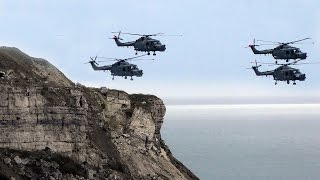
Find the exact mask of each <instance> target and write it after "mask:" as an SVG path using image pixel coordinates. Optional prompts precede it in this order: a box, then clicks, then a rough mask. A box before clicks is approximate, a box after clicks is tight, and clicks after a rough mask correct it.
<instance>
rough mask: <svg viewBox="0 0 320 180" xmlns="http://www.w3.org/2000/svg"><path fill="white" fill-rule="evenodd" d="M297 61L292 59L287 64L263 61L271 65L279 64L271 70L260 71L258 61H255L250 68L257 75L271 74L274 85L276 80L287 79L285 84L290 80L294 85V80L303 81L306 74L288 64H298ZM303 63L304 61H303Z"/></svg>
mask: <svg viewBox="0 0 320 180" xmlns="http://www.w3.org/2000/svg"><path fill="white" fill-rule="evenodd" d="M298 62H299V61H294V62H292V63H288V64H272V63H264V64H271V65H279V67H278V68H276V69H275V70H271V71H264V72H260V71H259V69H258V68H259V67H260V66H261V65H258V62H257V61H255V62H252V63H255V64H256V65H255V66H252V69H253V70H254V72H255V73H256V75H257V76H266V77H267V76H273V79H274V80H275V81H276V82H275V85H277V83H278V81H287V84H290V81H293V85H296V81H304V80H305V79H306V75H305V74H302V73H301V72H300V70H299V69H295V68H292V67H290V66H288V65H299V64H297V63H298ZM304 64H305V63H304Z"/></svg>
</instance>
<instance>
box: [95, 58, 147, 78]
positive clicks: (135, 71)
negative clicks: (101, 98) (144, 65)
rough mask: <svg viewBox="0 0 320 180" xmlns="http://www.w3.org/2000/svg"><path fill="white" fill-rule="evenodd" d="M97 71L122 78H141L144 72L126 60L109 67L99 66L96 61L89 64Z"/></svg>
mask: <svg viewBox="0 0 320 180" xmlns="http://www.w3.org/2000/svg"><path fill="white" fill-rule="evenodd" d="M89 63H90V64H91V66H92V68H93V69H94V70H95V71H110V72H111V75H112V76H122V77H125V78H127V77H131V80H132V77H133V76H136V77H141V76H142V75H143V71H142V70H140V69H139V68H138V67H137V65H135V64H130V63H128V62H126V61H124V60H121V61H118V62H116V63H114V64H112V65H108V66H100V67H99V66H97V65H96V62H95V61H90V62H89Z"/></svg>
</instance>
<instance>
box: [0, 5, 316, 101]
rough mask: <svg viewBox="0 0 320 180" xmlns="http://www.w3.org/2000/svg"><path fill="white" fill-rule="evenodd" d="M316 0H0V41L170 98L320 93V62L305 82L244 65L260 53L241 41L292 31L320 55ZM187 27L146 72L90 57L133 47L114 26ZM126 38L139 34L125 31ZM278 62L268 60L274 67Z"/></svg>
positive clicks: (87, 77)
mask: <svg viewBox="0 0 320 180" xmlns="http://www.w3.org/2000/svg"><path fill="white" fill-rule="evenodd" d="M319 7H320V1H318V0H305V1H301V0H299V1H298V0H277V1H276V0H268V1H266V0H265V1H259V0H255V1H254V0H242V1H234V0H224V1H213V0H199V1H191V0H186V1H172V0H139V1H138V0H125V1H120V0H118V1H102V0H101V1H98V0H92V1H87V0H69V1H64V0H54V1H53V0H46V1H42V0H28V1H24V0H6V1H4V0H0V21H1V24H2V25H1V28H0V34H1V38H0V43H1V45H5V46H15V47H18V48H20V49H21V50H22V51H24V52H26V53H28V54H30V55H32V56H36V57H42V58H45V59H47V60H49V61H50V62H51V63H52V64H54V65H55V66H57V67H58V68H59V69H60V70H62V71H63V73H65V74H66V75H67V76H68V77H69V78H70V79H71V80H73V81H75V82H80V83H82V84H85V85H89V86H107V87H110V88H116V89H123V90H126V91H128V92H135V93H139V92H142V93H150V94H156V95H158V96H160V97H162V98H169V99H170V98H176V97H180V98H184V97H191V98H197V97H199V98H204V97H211V98H214V97H217V96H219V97H233V96H240V97H247V96H252V97H255V98H259V97H264V98H265V97H269V96H270V97H273V96H286V97H287V96H299V97H304V96H305V94H307V95H308V96H314V97H316V96H317V97H318V96H319V93H318V89H319V82H320V80H319V79H318V78H319V75H318V73H319V72H318V69H319V66H312V65H305V66H301V67H300V69H301V71H302V72H304V73H306V74H307V79H306V82H301V83H300V82H298V85H297V86H292V85H286V84H284V83H280V84H279V85H277V86H274V82H273V80H272V79H271V78H260V77H255V75H254V73H253V71H250V70H246V69H245V68H246V67H250V64H249V62H250V61H253V60H254V59H257V60H260V61H266V62H273V60H272V57H271V56H267V57H264V56H254V55H253V54H252V53H251V52H250V50H249V49H245V48H243V47H244V46H247V45H248V44H249V43H251V42H252V40H253V38H257V39H265V40H275V41H291V40H296V39H299V38H305V37H312V38H313V41H314V42H315V43H316V44H315V45H299V47H300V48H301V49H302V50H303V51H307V52H308V55H309V57H308V59H307V60H308V61H319V60H320V52H319V46H320V44H319V42H320V41H319V40H320V11H319ZM118 30H122V31H125V32H133V33H157V32H163V33H168V34H183V37H159V38H158V39H160V40H161V41H162V42H163V43H164V44H166V45H167V51H166V52H164V53H158V55H157V56H156V61H154V62H148V61H146V62H143V61H139V62H136V64H137V65H138V66H139V68H141V69H143V70H144V76H143V77H142V78H135V80H134V81H133V82H132V81H129V80H124V79H122V78H116V80H115V81H112V80H111V77H110V74H109V73H103V72H95V71H93V70H92V69H91V67H90V66H89V65H85V64H83V63H84V62H86V61H88V60H89V57H90V56H95V55H96V54H98V55H99V56H106V57H117V58H122V57H123V58H126V57H131V56H134V51H133V50H132V49H127V48H118V47H116V45H115V43H114V42H113V41H112V40H110V39H108V38H110V37H111V36H112V35H111V34H110V32H111V31H118ZM122 38H124V39H125V40H133V39H134V38H135V37H130V36H122ZM269 68H272V67H268V66H265V67H262V70H267V69H269Z"/></svg>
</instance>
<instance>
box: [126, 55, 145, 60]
mask: <svg viewBox="0 0 320 180" xmlns="http://www.w3.org/2000/svg"><path fill="white" fill-rule="evenodd" d="M146 55H147V54H143V55H140V56H135V57H132V58H127V59H123V60H131V59H136V58H139V57H142V56H146Z"/></svg>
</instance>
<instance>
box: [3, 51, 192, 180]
mask: <svg viewBox="0 0 320 180" xmlns="http://www.w3.org/2000/svg"><path fill="white" fill-rule="evenodd" d="M0 60H1V61H0V71H1V72H5V75H4V77H3V78H0V83H1V84H0V135H1V136H0V148H4V149H0V158H3V159H0V162H2V163H0V177H2V176H9V175H10V176H13V177H14V178H16V179H19V178H26V177H28V176H30V173H31V174H32V173H37V172H38V171H34V170H33V169H30V168H29V170H28V172H30V173H29V175H28V176H26V174H28V173H27V171H25V170H26V169H28V168H26V166H28V163H26V164H24V165H23V164H22V162H26V161H28V162H33V163H36V162H38V161H39V162H38V164H39V163H40V164H39V166H40V167H42V166H45V167H49V168H47V169H53V170H52V172H51V171H50V172H49V170H46V169H45V168H42V169H44V170H43V171H42V170H41V171H39V172H38V175H39V176H41V173H44V174H43V175H45V176H48V177H50V176H52V177H53V174H55V175H56V176H55V177H54V178H55V179H64V178H66V177H67V176H68V174H69V176H72V177H76V178H78V179H79V178H80V179H81V178H84V179H90V178H92V179H197V177H196V176H194V175H193V174H192V173H191V172H189V171H188V170H187V168H185V167H184V166H183V165H182V164H181V163H180V162H179V161H177V160H176V159H174V158H173V157H172V155H171V153H170V151H169V149H168V148H167V147H166V146H165V144H164V143H163V141H162V140H161V135H160V128H161V125H162V123H163V116H164V114H165V106H164V104H163V102H162V100H160V99H159V98H157V97H155V96H152V95H129V94H127V93H125V92H122V91H118V90H111V89H107V88H102V89H97V88H86V87H84V86H77V85H75V84H74V83H72V82H71V81H70V80H68V79H67V78H65V76H64V75H63V74H62V73H61V72H59V71H58V70H57V69H56V68H55V67H53V66H52V65H51V64H49V63H48V62H47V61H45V60H39V59H35V58H32V57H29V56H27V55H25V54H23V53H21V52H20V51H18V50H17V49H11V48H0ZM8 64H11V66H9V65H8ZM46 68H48V70H47V71H45V69H46ZM9 149H13V150H14V151H13V150H9ZM8 151H10V153H11V154H10V153H9V154H8ZM25 151H30V152H28V153H30V154H28V155H27V156H24V157H23V158H21V157H22V155H21V153H22V154H26V153H23V152H25ZM44 151H45V153H44ZM37 154H40V155H41V156H40V155H39V157H37ZM56 154H57V155H58V156H60V155H62V156H65V157H70V158H71V160H72V161H74V162H72V163H73V164H76V165H73V166H72V167H74V166H79V168H80V167H81V168H83V171H85V173H83V174H77V173H72V172H71V173H70V172H69V173H68V172H63V171H61V169H60V170H59V167H60V166H62V164H61V162H56V161H59V160H56V159H55V158H52V159H51V160H52V161H50V158H49V159H48V158H47V157H48V156H53V157H56V156H57V155H56ZM9 160H10V162H9V163H8V161H9ZM41 160H42V161H41ZM6 162H7V163H6ZM17 162H19V163H17ZM12 163H13V164H16V165H17V164H18V165H17V166H18V167H19V168H15V169H14V168H13V165H12ZM55 163H56V164H58V165H59V167H58V166H55V165H56V164H55ZM59 163H60V164H59ZM1 166H3V168H2V167H1ZM53 166H55V168H52V167H53ZM50 167H51V168H50ZM21 168H22V169H21ZM23 168H25V169H23ZM8 169H9V170H10V169H11V170H10V171H12V172H13V173H11V174H9V175H8V174H5V173H4V172H3V171H4V170H8ZM15 171H21V172H22V174H21V173H20V174H19V173H16V174H15V173H14V172H15ZM23 173H24V174H23ZM52 173H53V174H52ZM8 178H10V177H8Z"/></svg>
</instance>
